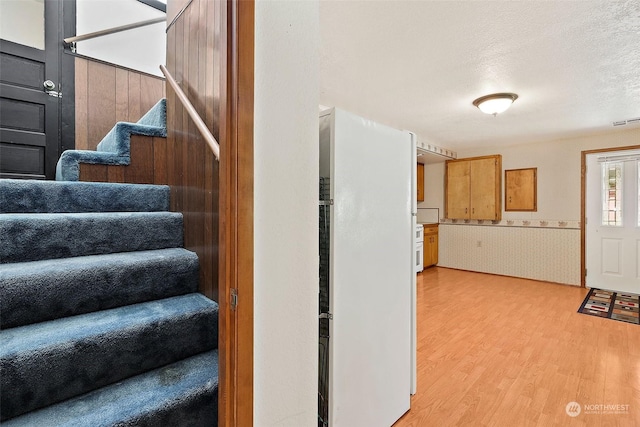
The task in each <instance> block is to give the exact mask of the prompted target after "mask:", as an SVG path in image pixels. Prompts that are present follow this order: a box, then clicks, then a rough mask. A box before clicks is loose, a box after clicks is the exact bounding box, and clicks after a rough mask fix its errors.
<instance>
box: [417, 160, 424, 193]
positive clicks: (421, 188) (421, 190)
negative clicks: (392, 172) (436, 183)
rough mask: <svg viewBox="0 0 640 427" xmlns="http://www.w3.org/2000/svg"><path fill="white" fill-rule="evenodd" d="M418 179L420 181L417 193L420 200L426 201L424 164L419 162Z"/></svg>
mask: <svg viewBox="0 0 640 427" xmlns="http://www.w3.org/2000/svg"><path fill="white" fill-rule="evenodd" d="M417 172H418V173H416V179H417V181H418V185H417V190H418V191H417V194H418V197H417V198H418V201H419V202H424V164H422V163H418V167H417Z"/></svg>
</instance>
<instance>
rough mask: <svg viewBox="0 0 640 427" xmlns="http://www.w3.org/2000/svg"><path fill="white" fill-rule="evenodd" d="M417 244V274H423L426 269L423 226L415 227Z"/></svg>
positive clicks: (417, 225)
mask: <svg viewBox="0 0 640 427" xmlns="http://www.w3.org/2000/svg"><path fill="white" fill-rule="evenodd" d="M413 240H414V241H415V244H416V251H415V257H416V259H415V267H416V273H419V272H421V271H422V270H423V269H424V265H423V263H422V262H423V260H424V228H423V227H422V224H416V227H415V236H414V239H413Z"/></svg>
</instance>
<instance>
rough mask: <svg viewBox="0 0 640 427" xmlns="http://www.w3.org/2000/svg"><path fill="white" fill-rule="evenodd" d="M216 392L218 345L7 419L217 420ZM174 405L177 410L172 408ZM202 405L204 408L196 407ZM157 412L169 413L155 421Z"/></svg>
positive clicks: (59, 422)
mask: <svg viewBox="0 0 640 427" xmlns="http://www.w3.org/2000/svg"><path fill="white" fill-rule="evenodd" d="M217 395H218V351H217V350H213V351H209V352H206V353H202V354H199V355H196V356H193V357H190V358H188V359H184V360H181V361H178V362H176V363H173V364H171V365H167V366H164V367H161V368H159V369H155V370H153V371H150V372H147V373H144V374H141V375H138V376H135V377H131V378H128V379H126V380H124V381H122V382H119V383H116V384H113V385H110V386H107V387H104V388H101V389H98V390H95V391H93V392H90V393H87V394H85V395H82V396H78V397H76V398H73V399H70V400H67V401H64V402H61V403H58V404H56V405H52V406H49V407H46V408H43V409H41V410H37V411H34V412H31V413H27V414H25V415H22V416H19V417H16V418H13V419H11V420H8V421H6V422H3V423H2V425H3V426H6V427H19V426H45V425H46V426H49V427H54V426H55V427H81V426H82V427H84V426H92V427H100V426H113V425H119V426H137V425H197V426H215V425H217V403H218V398H217ZM198 401H199V402H198ZM198 403H200V404H198ZM203 405H204V407H203ZM172 409H173V410H176V409H178V411H177V412H173V411H171V410H172ZM197 410H200V411H201V412H196V411H197ZM203 411H204V413H202V412H203ZM171 412H172V413H171ZM158 413H162V416H164V417H165V418H164V419H162V420H155V422H150V418H152V417H153V416H154V414H158ZM167 417H173V418H167ZM172 421H173V422H172ZM177 422H179V423H180V424H177Z"/></svg>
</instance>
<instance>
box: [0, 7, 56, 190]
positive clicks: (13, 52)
mask: <svg viewBox="0 0 640 427" xmlns="http://www.w3.org/2000/svg"><path fill="white" fill-rule="evenodd" d="M61 3H62V2H58V1H49V0H47V1H43V2H40V1H35V0H24V1H9V2H2V3H1V4H0V13H2V14H3V16H11V18H12V19H11V22H12V23H13V24H12V25H5V21H4V19H3V29H2V30H1V33H0V36H1V37H2V38H1V39H0V178H30V179H45V178H47V179H53V178H54V176H55V166H56V162H57V160H58V154H59V147H60V142H59V141H60V131H59V123H60V117H59V111H60V98H59V97H58V94H59V93H60V88H59V81H60V79H59V68H60V67H59V56H60V46H61V43H62V38H61V36H60V32H59V27H60V25H59V12H58V11H59V8H60V7H61Z"/></svg>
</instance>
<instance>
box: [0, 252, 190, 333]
mask: <svg viewBox="0 0 640 427" xmlns="http://www.w3.org/2000/svg"><path fill="white" fill-rule="evenodd" d="M197 282H198V257H197V255H196V254H195V253H194V252H191V251H188V250H186V249H183V248H168V249H156V250H149V251H134V252H119V253H112V254H103V255H89V256H79V257H73V258H62V259H55V260H41V261H29V262H16V263H9V264H4V265H2V268H0V313H2V316H0V327H1V328H3V329H6V328H10V327H16V326H22V325H26V324H30V323H36V322H42V321H46V320H52V319H56V318H61V317H68V316H72V315H77V314H82V313H88V312H91V311H97V310H105V309H109V308H115V307H119V306H124V305H129V304H135V303H139V302H144V301H150V300H155V299H161V298H167V297H171V296H176V295H181V294H186V293H190V292H196V291H197V286H198V283H197Z"/></svg>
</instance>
